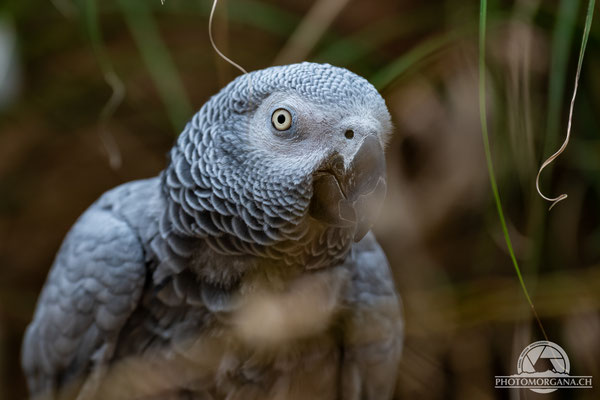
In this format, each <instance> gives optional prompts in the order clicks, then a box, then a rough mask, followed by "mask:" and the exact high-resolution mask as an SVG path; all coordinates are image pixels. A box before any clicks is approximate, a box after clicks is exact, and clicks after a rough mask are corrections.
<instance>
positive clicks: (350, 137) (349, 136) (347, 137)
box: [344, 129, 354, 139]
mask: <svg viewBox="0 0 600 400" xmlns="http://www.w3.org/2000/svg"><path fill="white" fill-rule="evenodd" d="M344 136H346V139H352V138H353V137H354V131H353V130H352V129H348V130H347V131H346V133H344Z"/></svg>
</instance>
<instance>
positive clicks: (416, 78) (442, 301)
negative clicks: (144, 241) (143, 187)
mask: <svg viewBox="0 0 600 400" xmlns="http://www.w3.org/2000/svg"><path fill="white" fill-rule="evenodd" d="M164 3H165V4H164V5H161V1H160V0H110V1H103V2H94V1H93V0H51V1H19V0H3V1H2V3H1V4H0V399H21V398H24V397H25V396H26V390H25V383H24V378H23V376H22V373H21V370H20V365H19V350H20V343H21V337H22V334H23V331H24V329H25V327H26V325H27V323H28V322H29V321H30V319H31V316H32V312H33V309H34V306H35V301H36V298H37V294H38V292H39V290H40V288H41V286H42V284H43V282H44V280H45V277H46V274H47V271H48V268H49V267H50V265H51V263H52V261H53V257H54V254H55V253H56V251H57V249H58V247H59V245H60V243H61V241H62V239H63V237H64V235H65V233H66V232H67V230H68V229H69V227H70V226H71V225H72V224H73V222H74V221H75V219H76V218H77V217H78V216H79V215H80V214H81V213H82V212H83V211H84V210H85V209H86V208H87V207H88V206H89V205H90V204H91V203H92V202H93V201H94V200H95V199H96V198H97V197H98V196H99V195H100V194H101V193H103V192H104V191H106V190H108V189H109V188H112V187H114V186H116V185H118V184H120V183H123V182H126V181H129V180H133V179H139V178H145V177H150V176H154V175H156V174H158V173H159V171H160V170H161V169H162V168H163V167H164V166H165V161H166V157H165V155H166V153H167V151H168V149H169V148H170V146H171V145H172V143H173V141H174V139H175V138H176V136H177V134H178V133H179V132H180V130H181V128H182V127H183V126H184V124H185V122H186V120H187V119H188V118H190V117H191V116H192V114H193V112H194V111H195V110H197V109H199V108H200V106H201V105H202V104H203V103H204V102H205V101H206V100H207V99H208V98H209V97H210V96H211V95H212V94H214V93H216V92H217V91H218V90H219V89H220V88H221V87H222V86H224V85H225V84H226V83H227V82H228V81H229V80H231V79H232V78H233V77H234V76H236V75H237V74H238V71H237V70H235V69H234V68H232V67H231V66H229V65H228V64H226V63H225V62H224V61H222V60H221V59H220V58H219V57H218V56H217V55H216V53H215V52H214V51H213V50H212V48H211V46H210V42H209V38H208V35H207V26H208V14H209V12H210V7H211V3H212V2H211V1H209V0H166V1H165V2H164ZM586 9H587V1H580V0H560V1H559V0H555V1H552V0H546V1H541V0H514V1H499V0H497V1H490V2H489V6H488V31H487V35H488V41H487V46H488V52H487V65H486V74H487V85H488V91H487V100H488V116H489V127H490V140H491V146H492V153H493V161H494V164H495V168H496V174H497V179H498V185H499V190H500V195H501V199H502V203H503V206H504V209H505V214H506V218H507V224H508V230H509V232H510V235H511V238H512V240H513V244H514V247H515V252H516V257H517V259H518V261H519V263H520V266H521V268H522V271H523V274H524V279H525V282H526V284H527V287H528V289H529V291H530V294H531V295H532V300H533V302H534V304H535V306H536V309H537V312H538V314H539V316H540V318H541V320H542V322H543V325H544V327H545V330H546V332H547V334H548V337H549V339H550V340H552V341H554V342H557V343H558V344H560V345H561V346H562V347H563V348H564V349H565V350H566V352H567V354H568V356H569V357H570V361H571V373H572V374H574V375H593V376H594V379H595V386H596V387H598V386H599V385H600V361H599V360H600V313H599V310H600V225H599V222H600V213H599V205H600V135H599V133H600V19H599V18H600V16H598V15H596V21H595V24H594V25H592V30H591V34H590V39H589V43H588V49H587V53H586V58H585V61H584V65H583V71H582V75H581V81H580V88H579V94H578V98H577V102H576V104H575V110H574V118H573V137H572V141H571V143H570V145H569V147H568V148H567V151H566V152H565V153H564V154H563V155H562V156H561V157H560V158H559V159H558V161H557V162H556V163H554V164H552V166H551V167H549V168H547V169H545V170H544V172H543V174H542V179H541V187H542V190H543V191H544V193H545V194H546V195H549V196H556V195H558V194H561V193H568V195H569V197H568V199H567V200H565V201H563V202H561V203H560V204H558V205H557V206H556V207H555V208H554V209H553V210H552V211H551V212H548V211H547V208H548V206H549V204H547V203H546V202H544V201H542V200H541V199H540V198H539V196H538V195H537V193H536V192H535V176H536V174H537V170H538V168H539V166H540V164H541V163H542V162H543V160H544V159H546V158H547V157H548V156H549V155H550V154H552V153H553V152H554V151H555V150H556V149H557V148H558V147H559V146H560V143H561V142H562V140H563V138H564V134H565V131H566V123H567V115H568V101H569V99H570V96H571V93H572V89H573V82H574V76H575V68H576V65H577V55H578V52H579V46H580V42H581V36H582V32H583V26H584V20H585V12H586ZM478 13H479V2H478V1H476V0H472V1H461V0H429V1H418V0H315V1H305V2H300V1H294V0H281V1H274V0H221V1H220V2H219V7H218V10H217V13H216V15H215V20H214V34H215V40H216V42H217V43H218V45H219V46H220V49H221V50H222V51H223V52H224V53H225V54H227V55H228V56H230V57H231V58H232V59H234V60H235V61H236V62H238V63H239V64H241V65H242V66H244V67H245V68H246V69H248V70H254V69H261V68H265V67H268V66H271V65H275V64H282V63H290V62H296V61H301V60H310V61H319V62H328V63H331V64H334V65H338V66H343V67H346V68H348V69H350V70H352V71H354V72H356V73H358V74H360V75H363V76H364V77H366V78H367V79H369V80H370V81H371V82H372V83H373V84H374V85H376V86H377V88H378V89H380V91H381V92H382V94H383V96H384V97H385V99H386V101H387V104H388V106H389V108H390V111H391V113H392V117H393V121H394V124H395V127H396V129H395V135H394V138H393V140H392V141H391V143H390V144H389V147H388V149H387V155H388V174H389V193H388V197H387V201H386V205H385V209H384V210H383V213H382V215H383V216H382V217H381V218H380V220H379V222H378V223H377V225H376V226H375V233H376V236H377V237H378V239H379V241H380V243H381V244H382V246H383V247H384V250H385V251H386V253H387V255H388V258H389V260H390V263H391V266H392V269H393V273H394V277H395V281H396V285H397V287H398V290H399V291H400V293H401V295H402V297H403V302H404V310H405V316H406V340H405V348H404V355H403V361H402V365H401V370H400V373H399V375H398V383H397V390H396V398H397V399H415V398H419V399H445V398H448V399H508V398H510V399H519V398H524V399H536V398H544V399H567V398H577V399H597V398H599V397H600V396H599V394H600V390H599V389H597V388H595V389H592V390H590V389H586V390H567V389H562V390H559V391H557V392H555V393H552V394H547V395H536V394H535V393H533V392H530V391H528V390H511V391H509V390H506V389H504V390H501V389H494V375H509V374H512V373H515V372H516V361H517V358H518V356H519V354H520V352H521V350H522V349H523V348H524V347H525V346H526V345H527V344H529V343H531V342H533V341H535V340H541V339H543V335H542V333H541V331H540V329H539V328H538V327H537V324H536V323H535V322H534V320H533V318H532V313H531V310H530V308H529V306H528V304H527V302H526V299H525V296H524V295H523V292H522V290H521V288H520V286H519V283H518V279H517V277H516V274H515V271H514V268H513V266H512V264H511V261H510V258H509V255H508V253H507V250H506V245H505V243H504V239H503V236H502V231H501V227H500V224H499V220H498V216H497V213H496V209H495V205H494V202H493V198H492V196H491V191H490V184H489V179H488V175H487V170H486V166H485V158H484V152H483V146H482V139H481V128H480V122H479V109H478V97H477V96H478V94H477V77H478V73H477V54H478V53H477V23H478ZM596 14H598V12H596Z"/></svg>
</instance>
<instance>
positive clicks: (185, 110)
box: [117, 0, 192, 134]
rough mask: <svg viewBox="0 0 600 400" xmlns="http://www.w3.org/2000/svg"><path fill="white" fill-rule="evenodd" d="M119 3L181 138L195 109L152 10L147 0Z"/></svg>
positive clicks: (175, 129) (123, 0)
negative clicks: (182, 131) (183, 129)
mask: <svg viewBox="0 0 600 400" xmlns="http://www.w3.org/2000/svg"><path fill="white" fill-rule="evenodd" d="M117 3H118V4H119V6H120V8H121V11H122V12H123V16H124V17H125V21H126V23H127V25H128V26H129V29H130V30H131V34H132V35H133V39H134V40H135V42H136V44H137V46H138V48H139V50H140V53H141V55H142V59H143V60H144V63H145V64H146V67H147V68H148V71H149V72H150V75H151V77H152V80H153V81H154V84H155V85H156V88H157V90H158V93H159V95H160V97H161V99H162V101H163V104H164V105H165V108H166V109H167V114H168V116H169V119H170V121H171V124H172V125H173V129H174V131H175V133H176V134H179V132H180V131H181V129H182V128H183V126H184V125H185V123H186V121H187V120H188V119H189V118H190V117H191V115H192V107H191V105H190V101H189V100H188V97H187V94H186V92H185V89H184V86H183V83H182V82H181V79H180V76H179V73H178V72H177V68H176V67H175V63H174V62H173V60H172V58H171V54H170V52H169V49H168V48H167V46H166V45H165V43H164V42H163V40H162V37H161V35H160V33H159V32H158V28H157V26H156V23H155V21H154V18H153V16H152V12H151V10H150V6H149V5H148V4H147V1H146V0H118V2H117Z"/></svg>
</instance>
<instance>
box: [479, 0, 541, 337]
mask: <svg viewBox="0 0 600 400" xmlns="http://www.w3.org/2000/svg"><path fill="white" fill-rule="evenodd" d="M480 7H481V8H480V13H479V118H480V121H481V136H482V139H483V148H484V151H485V161H486V163H487V170H488V173H489V176H490V184H491V187H492V193H493V195H494V201H495V203H496V210H497V211H498V217H499V219H500V225H501V226H502V233H503V234H504V240H505V241H506V247H507V248H508V253H509V254H510V259H511V260H512V263H513V265H514V267H515V271H516V273H517V276H518V278H519V283H520V284H521V288H522V289H523V293H524V294H525V298H526V299H527V302H528V303H529V306H530V307H531V310H532V311H533V314H534V316H535V319H536V320H537V322H538V325H539V327H540V329H541V331H542V333H543V335H544V337H545V338H546V339H547V336H546V332H545V330H544V327H543V326H542V323H541V321H540V319H539V317H538V315H537V312H536V311H535V307H534V306H533V302H532V301H531V297H530V296H529V292H528V291H527V287H526V286H525V281H524V280H523V275H522V274H521V269H520V268H519V264H518V262H517V258H516V257H515V252H514V250H513V246H512V241H511V240H510V235H509V234H508V228H507V226H506V220H505V218H504V211H503V210H502V203H501V201H500V193H499V191H498V185H497V184H496V174H495V173H494V164H493V162H492V152H491V150H490V141H489V136H488V128H487V126H488V125H487V104H486V88H485V80H486V61H485V38H486V28H487V27H486V19H487V0H481V3H480Z"/></svg>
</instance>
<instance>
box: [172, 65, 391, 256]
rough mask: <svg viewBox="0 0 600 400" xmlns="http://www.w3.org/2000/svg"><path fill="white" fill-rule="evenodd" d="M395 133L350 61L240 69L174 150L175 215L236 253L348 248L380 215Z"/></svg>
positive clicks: (317, 252) (182, 226) (183, 226)
mask: <svg viewBox="0 0 600 400" xmlns="http://www.w3.org/2000/svg"><path fill="white" fill-rule="evenodd" d="M390 132H391V122H390V115H389V112H388V110H387V107H386V105H385V101H384V100H383V98H382V97H381V96H380V94H379V93H378V92H377V90H376V89H375V88H374V87H373V86H372V85H371V84H370V83H369V82H368V81H366V80H365V79H364V78H362V77H360V76H358V75H356V74H354V73H352V72H350V71H348V70H346V69H343V68H338V67H333V66H331V65H328V64H314V63H301V64H293V65H286V66H278V67H271V68H267V69H264V70H260V71H254V72H251V73H249V74H247V75H243V76H240V77H238V78H236V79H235V80H234V81H232V82H231V83H230V84H229V85H227V86H226V87H225V88H224V89H223V90H221V92H219V93H218V94H216V95H215V96H213V97H212V98H211V99H210V100H209V101H208V102H207V103H206V104H205V105H204V106H203V107H202V108H201V110H200V111H199V112H198V113H197V114H196V115H195V116H194V118H193V119H192V121H191V122H190V123H189V124H188V126H187V127H186V129H185V131H184V132H183V134H182V135H181V136H180V138H179V140H178V143H177V145H176V146H175V147H174V148H173V150H172V152H171V164H170V166H169V167H168V168H167V170H166V171H165V174H164V180H163V181H164V188H165V189H164V190H165V193H166V194H167V195H168V197H169V198H170V199H172V201H171V205H170V208H171V209H172V210H171V212H170V215H171V220H172V221H171V223H172V224H173V226H175V227H176V228H177V229H178V230H179V231H181V232H184V233H186V234H190V235H195V236H200V237H205V238H207V239H208V241H209V243H211V244H212V246H213V247H214V248H215V249H217V250H219V251H220V252H223V253H225V254H246V253H250V254H256V255H259V256H267V257H272V258H283V259H286V260H288V261H289V262H290V263H293V262H294V260H297V259H298V257H300V259H302V262H305V263H307V262H308V263H309V264H310V263H313V264H323V263H324V262H325V263H326V259H332V258H339V257H341V256H343V255H344V252H346V251H347V250H348V248H349V245H350V244H351V242H352V241H358V240H360V239H361V238H362V237H363V236H364V235H365V234H366V233H367V232H368V231H369V229H370V228H371V226H372V224H373V222H374V219H375V217H376V216H377V215H378V212H379V208H380V207H381V204H382V201H383V198H384V196H385V192H386V177H385V157H384V153H383V148H384V146H385V143H386V140H387V139H388V137H389V135H390ZM303 248H304V250H303ZM307 249H308V250H307ZM308 259H310V260H312V261H310V260H308Z"/></svg>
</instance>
